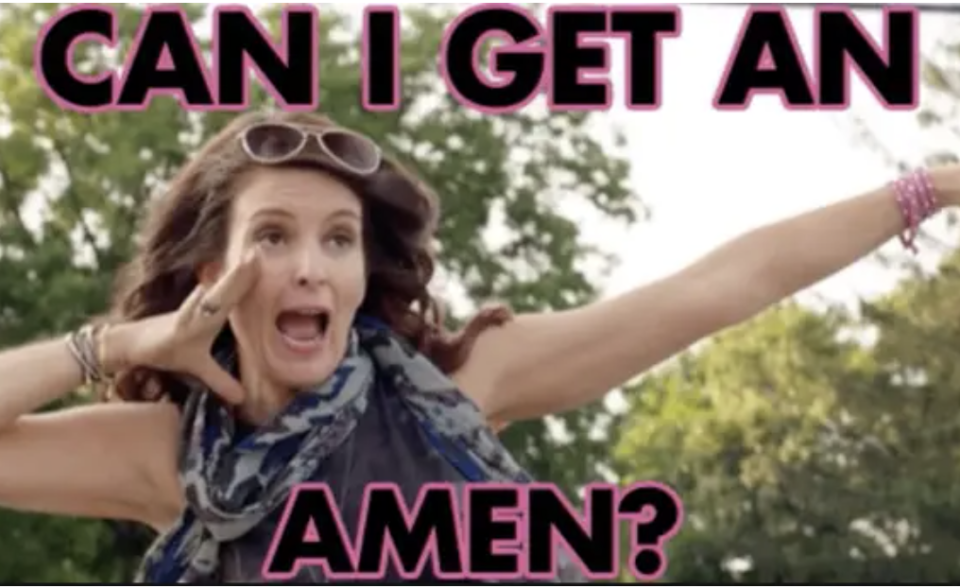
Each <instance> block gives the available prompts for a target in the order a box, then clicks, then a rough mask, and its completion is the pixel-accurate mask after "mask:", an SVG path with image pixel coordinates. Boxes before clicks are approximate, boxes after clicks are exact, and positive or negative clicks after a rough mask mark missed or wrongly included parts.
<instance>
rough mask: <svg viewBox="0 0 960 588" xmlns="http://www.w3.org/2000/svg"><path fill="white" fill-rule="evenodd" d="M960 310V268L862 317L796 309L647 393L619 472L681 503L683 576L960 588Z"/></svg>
mask: <svg viewBox="0 0 960 588" xmlns="http://www.w3.org/2000/svg"><path fill="white" fill-rule="evenodd" d="M958 296H960V256H956V255H954V256H951V257H950V258H949V259H948V260H947V261H946V262H945V263H944V264H943V266H942V267H941V268H940V270H939V271H938V272H937V273H936V274H935V275H933V276H923V275H916V276H913V277H911V278H910V279H908V280H905V281H904V282H903V284H901V286H900V287H899V288H898V289H897V290H896V291H895V292H893V293H892V294H890V295H888V296H885V297H883V298H880V299H878V300H875V301H871V302H869V303H864V304H863V308H862V312H861V313H859V315H861V316H859V317H854V316H851V315H850V314H849V313H846V312H841V311H831V312H826V313H817V312H813V311H811V310H807V309H804V308H802V307H800V306H798V305H795V304H785V305H783V306H781V307H780V308H778V309H776V310H773V311H771V312H769V313H766V314H764V315H763V316H762V317H760V318H758V319H757V320H755V321H752V322H751V323H749V324H747V325H744V326H741V327H739V328H736V329H732V330H731V331H729V332H727V333H724V334H723V335H722V336H720V337H718V338H716V340H715V341H714V342H712V343H711V344H710V345H708V346H707V347H706V348H705V349H703V350H702V351H700V352H698V353H691V354H689V355H687V356H685V357H683V358H682V359H681V360H680V361H678V362H677V363H676V365H673V366H670V367H669V368H667V369H665V370H664V371H663V372H662V373H658V374H656V375H653V376H651V377H649V378H646V379H645V380H644V381H643V382H641V383H640V384H639V385H638V386H637V387H636V388H635V389H634V390H633V391H632V394H631V398H632V400H633V404H632V407H631V410H630V413H629V417H628V419H627V424H626V425H625V427H624V432H623V434H622V437H621V439H620V444H619V447H618V448H617V458H618V469H619V471H621V472H622V474H623V475H624V477H625V478H626V481H633V480H642V479H655V480H660V481H664V482H666V483H668V484H670V485H672V486H673V487H674V488H676V489H677V491H678V492H679V494H680V495H681V497H682V498H683V500H684V502H685V504H686V509H687V523H686V526H685V528H684V529H683V530H682V531H681V532H680V534H679V536H678V537H677V538H676V540H675V541H674V542H673V543H672V544H671V546H670V553H671V557H672V566H671V571H670V579H671V580H673V581H677V582H684V583H687V582H701V583H714V582H718V583H732V582H744V583H813V584H816V583H880V582H885V583H890V582H893V583H908V582H916V583H924V582H933V583H951V582H956V581H957V580H958V579H960V566H958V565H957V562H956V558H955V553H956V550H957V548H958V534H957V530H958V529H960V526H958V521H957V517H956V516H955V514H954V513H955V512H956V509H957V505H958V500H960V498H958V497H960V493H958V491H960V482H958V481H957V475H956V473H957V466H958V464H960V450H958V449H957V448H958V447H960V443H958V442H960V420H958V417H957V414H958V411H960V394H958V392H957V390H958V385H957V384H958V383H960V356H958V354H957V352H956V341H957V340H958V337H960V326H958V325H960V310H958V308H957V305H956V300H957V298H958ZM852 334H856V335H858V336H856V337H853V336H851V335H852ZM865 335H870V337H869V338H867V337H865Z"/></svg>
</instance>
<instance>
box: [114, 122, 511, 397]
mask: <svg viewBox="0 0 960 588" xmlns="http://www.w3.org/2000/svg"><path fill="white" fill-rule="evenodd" d="M271 121H273V122H284V123H288V124H294V125H304V126H310V127H314V128H316V127H331V126H336V125H335V123H333V121H331V120H330V119H328V118H326V117H324V116H321V115H317V114H307V113H269V114H265V113H250V114H243V115H240V116H238V117H237V118H236V119H234V120H233V121H232V122H231V123H230V124H228V125H227V126H226V127H225V128H224V129H223V130H222V131H220V133H218V134H217V135H216V136H215V137H213V138H212V139H211V140H210V141H208V142H207V144H206V145H205V146H204V147H203V148H202V149H201V150H200V152H199V153H198V154H197V155H196V156H195V157H193V158H192V160H191V161H189V162H188V163H187V164H186V165H185V166H184V167H183V168H182V169H181V170H180V172H179V173H178V174H177V175H176V177H175V178H174V179H173V180H172V182H171V183H170V184H169V186H168V187H167V189H166V191H165V193H164V194H163V195H162V196H161V197H160V198H158V199H156V200H155V201H154V202H153V203H152V208H151V209H150V210H149V211H148V214H147V217H146V219H145V221H146V222H145V226H144V228H143V231H142V233H141V234H140V237H139V239H138V242H137V248H138V250H137V252H136V255H135V256H134V258H133V260H132V261H131V262H130V263H129V264H128V265H127V267H126V268H125V269H124V271H123V272H121V274H120V278H119V280H118V284H117V291H116V295H115V300H114V304H113V306H112V309H111V311H110V313H109V315H108V318H107V320H109V321H111V322H116V321H134V320H138V319H143V318H147V317H150V316H155V315H158V314H163V313H168V312H173V311H175V310H176V309H177V308H178V307H179V306H180V305H181V304H182V302H183V301H184V300H185V299H186V298H187V296H188V295H189V294H190V292H192V291H193V289H194V288H195V287H196V285H197V280H196V275H197V269H198V268H199V267H201V266H202V265H203V264H205V263H208V262H211V261H216V260H218V258H219V256H220V255H221V254H222V252H223V250H224V248H225V246H226V239H227V234H228V223H229V218H230V215H229V213H230V207H231V203H232V200H233V192H234V186H233V183H234V181H235V180H236V179H237V178H238V177H240V176H241V175H242V174H243V173H244V172H246V171H248V170H250V169H254V168H256V167H257V166H258V165H259V164H257V163H255V162H253V161H251V160H250V159H249V158H248V157H247V156H246V154H245V153H244V151H243V149H242V148H241V147H240V145H239V142H238V141H237V140H236V138H237V136H238V135H239V133H240V132H241V131H242V130H243V129H244V128H246V127H248V126H250V125H252V124H257V123H262V122H271ZM294 165H314V166H315V165H318V164H317V163H316V162H313V161H310V162H306V161H298V162H295V163H294ZM327 171H328V172H332V171H333V170H327ZM344 180H345V181H349V182H350V183H351V187H352V188H353V189H354V190H355V191H356V192H357V194H358V195H359V196H360V199H361V202H362V206H363V211H364V214H363V216H364V223H365V230H364V232H365V236H364V241H365V250H366V256H367V268H368V270H367V271H368V278H367V279H368V284H367V294H366V298H365V299H364V301H363V303H362V305H361V307H360V312H361V313H364V314H366V315H369V316H372V317H375V318H377V319H379V320H381V321H383V322H384V323H386V324H387V325H389V326H390V327H391V328H392V329H393V330H394V331H395V332H396V333H397V334H398V335H400V336H402V337H404V338H405V339H406V340H408V341H409V342H410V343H411V344H413V345H414V346H416V347H417V348H418V349H419V350H420V351H421V352H422V353H424V354H425V355H426V356H427V357H429V358H430V359H431V360H432V361H433V362H434V363H435V364H436V365H437V366H438V367H439V368H440V369H442V370H443V371H444V372H446V373H448V374H449V373H451V372H453V371H455V370H456V369H457V368H459V367H460V366H462V365H463V363H464V362H465V361H466V359H467V356H468V354H469V352H470V350H471V348H472V346H473V344H474V342H475V340H476V338H477V336H478V335H479V334H480V333H481V332H482V331H483V330H484V329H486V328H487V327H489V326H492V325H496V324H500V323H502V322H504V321H506V320H507V319H508V318H509V311H507V310H506V308H505V307H495V308H491V309H488V310H485V311H483V312H480V313H478V314H477V315H476V316H474V317H473V318H472V319H471V320H470V321H469V322H468V323H467V325H466V326H465V327H464V328H463V330H462V331H460V332H458V333H450V332H448V331H446V330H445V328H444V324H443V322H444V317H443V313H442V307H441V305H440V304H439V302H438V301H437V300H436V299H435V298H434V297H433V296H431V295H430V294H429V292H428V290H427V286H428V284H429V282H430V280H431V279H432V277H433V274H434V268H435V258H434V255H433V251H432V241H433V237H434V232H435V230H436V222H437V218H438V214H439V209H438V202H437V199H436V198H435V196H434V195H433V194H432V192H431V191H429V190H428V189H427V188H426V186H424V185H423V183H422V182H420V181H418V180H417V179H416V178H414V177H413V176H412V175H411V174H409V173H408V172H407V171H405V170H404V169H402V168H401V166H400V165H399V164H398V163H397V162H396V161H394V160H391V159H390V158H385V159H384V163H383V166H382V167H381V169H380V171H378V172H377V173H376V174H374V175H372V176H370V177H367V178H363V179H360V180H357V179H347V178H344ZM225 338H226V339H225ZM228 340H232V337H231V336H230V333H229V327H225V329H224V336H222V337H221V338H220V339H219V340H218V343H217V344H218V345H219V344H232V342H231V341H228ZM111 388H112V390H111V391H110V396H111V397H115V398H117V399H120V400H126V401H157V400H163V399H168V400H171V401H173V402H174V403H177V404H181V403H182V402H183V401H184V400H185V398H186V394H187V383H186V382H185V381H184V380H183V378H182V376H180V375H178V374H171V373H166V372H161V371H158V370H154V369H150V368H147V367H134V368H132V369H129V370H127V371H124V372H122V373H120V374H117V377H116V378H115V379H114V383H113V386H112V387H111Z"/></svg>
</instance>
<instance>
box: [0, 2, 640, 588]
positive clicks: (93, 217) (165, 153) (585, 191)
mask: <svg viewBox="0 0 960 588" xmlns="http://www.w3.org/2000/svg"><path fill="white" fill-rule="evenodd" d="M64 6H65V5H39V4H36V5H23V6H13V5H6V6H3V7H2V8H0V63H2V64H3V65H2V66H0V118H2V121H3V125H2V131H0V132H2V135H0V251H2V255H0V284H3V288H0V310H2V312H0V344H2V345H4V346H11V345H15V344H19V343H23V342H25V341H28V340H32V339H36V338H39V337H44V336H50V335H53V334H56V333H60V332H63V331H65V330H66V329H68V328H72V327H75V326H76V325H78V324H79V323H80V321H82V320H83V319H84V318H86V317H88V316H90V315H92V314H96V313H99V312H101V311H102V310H104V309H105V307H106V304H107V302H108V300H109V293H110V286H111V283H112V280H113V277H114V273H115V272H116V270H117V268H118V267H119V266H120V265H121V264H122V263H123V262H124V261H125V260H126V259H127V258H128V257H129V255H130V252H131V244H132V238H133V236H134V233H135V228H136V227H137V224H138V216H139V214H140V211H141V210H142V209H143V207H144V205H145V203H146V202H147V200H148V199H149V198H150V197H151V196H152V195H153V194H155V193H156V191H157V189H158V187H159V186H161V185H162V183H163V182H164V180H165V179H167V178H169V177H170V175H171V173H172V172H173V171H175V170H176V169H177V168H178V166H180V165H181V164H182V163H183V161H184V159H185V158H186V157H188V156H189V154H190V153H191V152H192V151H193V150H195V149H196V147H197V146H198V145H199V144H200V143H201V142H202V141H203V140H204V139H205V138H206V137H208V136H210V135H211V134H213V133H215V132H216V131H217V130H218V129H219V128H221V127H222V126H223V124H225V122H226V121H227V120H229V118H230V116H231V115H229V114H225V113H210V114H197V113H188V112H185V111H183V110H182V109H181V108H180V106H179V105H178V104H177V103H176V102H175V101H174V100H172V99H156V100H154V101H153V102H152V103H151V105H150V107H149V108H148V109H146V110H145V111H143V112H137V113H103V114H96V115H85V114H78V113H74V112H64V111H61V110H60V109H59V108H57V107H56V106H55V105H54V104H53V102H52V101H51V100H49V99H48V97H46V96H45V95H44V94H43V93H42V92H41V90H40V88H39V86H38V83H37V80H36V78H35V76H34V72H33V49H34V43H35V41H36V39H37V35H38V31H39V26H40V23H42V22H44V21H46V20H47V19H49V18H50V17H51V16H52V15H53V14H54V12H55V11H56V10H59V9H61V8H63V7H64ZM180 6H183V7H184V8H185V10H186V11H187V12H188V13H189V16H190V21H191V22H192V23H194V26H195V30H196V31H197V34H198V36H201V37H207V36H209V31H210V27H209V21H204V20H203V14H204V10H205V9H204V6H203V5H199V4H192V5H180ZM113 7H114V8H115V9H116V11H117V14H118V15H119V20H120V31H121V38H122V39H124V40H125V42H124V43H123V44H122V46H121V47H120V50H119V52H118V53H119V56H120V57H122V56H123V55H124V54H125V51H126V49H127V47H128V46H129V41H130V40H131V39H132V36H133V32H134V31H135V30H136V27H137V25H138V22H139V19H140V14H141V13H140V10H141V9H140V8H138V7H136V6H135V5H113ZM451 16H452V15H451V14H450V13H447V12H438V11H427V10H417V9H412V10H405V11H404V18H405V26H404V29H403V54H402V55H403V57H402V71H403V82H404V90H403V98H404V101H403V108H401V109H400V110H398V111H396V112H393V113H388V114H371V113H367V112H364V111H363V110H362V109H361V107H360V104H359V97H360V93H359V78H358V72H359V69H360V68H359V67H358V57H359V51H358V49H359V37H358V35H357V34H356V31H357V23H356V22H351V21H350V18H349V17H348V16H347V15H344V14H341V13H338V12H335V11H332V10H331V9H330V8H329V6H323V7H322V17H321V20H322V23H323V27H322V32H323V34H322V42H321V47H320V55H321V56H322V64H321V68H320V83H321V88H322V108H323V110H324V112H326V113H327V114H329V115H331V116H332V117H333V118H334V119H336V120H338V121H339V122H340V123H342V124H344V125H346V126H349V127H352V128H355V129H357V130H359V131H361V132H364V133H367V134H369V135H370V136H372V137H374V138H375V139H376V140H377V141H378V142H379V143H380V144H382V145H383V146H384V147H385V148H386V149H387V150H388V151H390V152H391V153H392V154H394V155H395V156H396V157H398V158H399V159H400V160H401V161H403V162H404V163H405V164H407V165H408V166H410V167H411V168H412V169H413V170H415V171H416V172H417V173H419V174H420V175H421V176H423V178H424V179H425V180H426V181H427V183H429V184H430V185H431V186H432V187H433V188H434V189H435V190H436V192H437V193H438V194H439V195H440V196H441V199H442V203H443V208H444V213H445V215H444V217H443V221H442V225H441V227H440V235H439V241H440V245H441V250H442V259H441V261H442V266H443V269H444V270H445V272H446V273H447V274H448V275H449V276H450V277H451V280H450V281H451V282H453V283H454V284H456V285H458V286H459V287H460V289H461V290H462V292H463V294H464V298H465V299H466V300H467V301H468V302H469V306H471V307H472V306H475V305H476V304H477V303H481V302H483V301H487V300H503V301H506V302H508V303H509V304H511V305H513V306H514V307H515V308H516V309H517V310H518V311H531V310H543V309H552V308H564V307H568V306H570V305H574V304H580V303H583V302H585V301H587V300H590V299H591V298H592V297H593V296H595V291H594V289H593V287H592V286H591V284H590V283H589V281H588V278H587V277H586V276H585V275H584V273H582V270H581V268H582V267H584V264H585V263H587V262H589V261H590V260H591V259H592V260H594V261H603V258H602V257H600V256H598V254H597V252H594V251H592V250H591V249H590V248H589V247H588V246H587V245H586V244H584V243H583V242H582V240H581V239H580V237H579V231H578V228H577V225H576V223H575V222H574V221H572V220H571V219H569V218H567V217H565V216H564V215H562V214H560V213H559V212H557V211H558V208H559V207H561V206H562V205H565V204H567V203H580V205H586V206H588V207H589V208H591V209H593V210H597V211H599V212H600V213H602V214H603V215H606V216H607V217H609V218H615V219H621V220H623V221H624V222H632V221H634V220H635V213H636V206H637V204H638V203H637V201H636V199H635V198H634V196H633V195H632V194H631V192H630V190H629V189H628V187H627V172H628V168H627V164H626V163H625V162H624V161H623V160H622V159H619V158H617V157H614V156H612V155H610V154H609V153H608V152H607V151H606V150H605V147H604V144H603V143H602V141H600V140H599V139H598V136H599V135H598V128H597V127H596V126H595V125H594V124H593V122H592V119H591V117H590V116H588V115H585V114H558V115H549V114H548V113H546V112H538V111H536V110H535V109H530V110H528V111H525V112H523V113H519V114H514V115H509V116H501V117H489V116H482V115H480V114H479V113H476V112H473V111H471V110H469V109H467V108H464V107H461V106H460V105H459V104H457V103H456V102H455V101H454V100H453V99H452V98H451V97H450V96H449V95H448V94H447V93H446V92H445V91H444V90H443V88H442V86H441V85H440V83H439V79H438V76H437V73H436V63H437V51H438V49H439V43H440V39H441V35H442V32H443V30H444V28H445V25H446V24H447V23H448V22H449V20H450V18H451ZM268 17H269V20H270V22H272V23H273V24H274V25H276V22H277V21H276V15H275V14H274V15H268ZM273 30H275V31H276V30H278V29H277V27H276V26H274V27H273ZM117 58H118V56H117V55H116V54H114V55H111V54H109V53H107V52H105V51H103V50H102V48H100V47H97V46H95V45H92V44H84V45H83V46H82V47H81V49H80V50H79V51H78V52H77V63H78V67H80V68H81V69H86V70H88V71H92V70H95V69H102V68H104V67H113V66H116V64H117ZM263 101H264V97H263V92H258V93H257V96H256V102H257V103H263ZM601 131H602V129H601ZM491 227H500V228H501V230H500V231H499V232H500V233H501V234H498V235H497V236H496V239H497V242H496V243H493V242H492V241H491V239H490V238H489V237H488V236H487V234H488V233H489V232H490V229H491ZM504 227H505V228H506V230H502V229H503V228H504ZM466 310H469V309H463V310H461V311H460V312H459V313H455V314H454V316H453V317H452V320H453V321H456V320H457V319H458V318H462V317H463V313H464V312H465V311H466ZM600 412H601V411H600V409H591V410H584V411H579V412H577V413H574V414H571V415H568V416H567V417H565V421H566V425H567V427H566V428H567V431H568V432H569V433H571V437H570V439H568V440H565V442H564V443H559V442H558V441H556V439H554V438H553V437H551V436H550V435H549V434H548V432H547V429H546V426H545V425H544V423H540V422H534V423H524V424H518V425H516V426H514V427H512V428H511V429H510V430H509V431H508V433H507V434H506V438H507V440H508V443H509V444H510V446H511V447H512V448H513V449H514V450H515V451H517V452H518V455H519V457H520V459H522V460H523V461H524V462H525V463H526V464H528V465H529V466H530V467H531V468H532V469H533V471H534V472H535V473H536V474H537V475H538V476H539V477H541V478H545V479H548V480H552V481H556V482H558V483H561V484H563V485H564V486H565V487H566V488H573V487H574V486H576V485H578V484H580V483H582V482H583V481H585V480H589V479H592V478H594V477H595V476H596V473H595V470H596V466H597V464H598V463H600V462H601V461H602V459H603V457H604V455H605V446H604V444H602V443H600V442H597V441H595V440H591V438H590V437H589V436H588V432H589V431H590V430H591V428H592V427H593V424H594V423H595V422H596V420H597V419H598V418H600V417H601V416H602V414H600ZM120 531H126V529H125V528H124V527H115V526H108V525H105V524H101V523H90V522H83V521H73V520H66V519H62V518H60V519H55V518H51V517H43V516H39V515H24V514H14V513H10V512H0V544H2V545H3V546H4V551H3V553H2V554H0V580H5V581H8V582H24V581H31V582H38V581H45V582H77V581H111V580H125V579H127V578H129V576H130V570H131V564H132V563H133V562H134V560H135V558H136V556H137V555H138V552H139V549H140V548H141V547H142V545H141V544H131V543H129V542H126V541H125V539H126V536H123V537H121V538H122V539H124V540H118V532H120Z"/></svg>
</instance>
